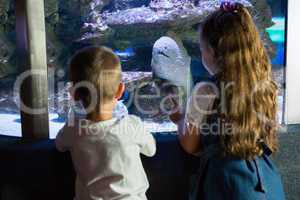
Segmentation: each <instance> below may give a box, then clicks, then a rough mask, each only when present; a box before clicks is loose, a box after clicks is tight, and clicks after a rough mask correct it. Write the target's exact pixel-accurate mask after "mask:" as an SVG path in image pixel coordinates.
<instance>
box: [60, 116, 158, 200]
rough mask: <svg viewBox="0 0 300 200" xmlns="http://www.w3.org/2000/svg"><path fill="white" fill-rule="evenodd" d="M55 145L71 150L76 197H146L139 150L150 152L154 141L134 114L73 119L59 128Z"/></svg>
mask: <svg viewBox="0 0 300 200" xmlns="http://www.w3.org/2000/svg"><path fill="white" fill-rule="evenodd" d="M80 124H81V126H79V125H80ZM79 127H81V128H79ZM82 127H83V128H82ZM56 146H57V149H58V150H60V151H70V152H71V156H72V160H73V164H74V167H75V170H76V173H77V180H76V199H77V200H92V199H93V200H111V199H130V200H135V199H143V200H144V199H147V198H146V195H145V193H146V190H147V189H148V187H149V183H148V180H147V176H146V173H145V171H144V169H143V165H142V162H141V158H140V153H142V154H144V155H146V156H154V154H155V152H156V144H155V140H154V137H153V136H152V134H151V133H150V132H148V131H147V130H146V128H145V126H144V124H143V122H142V121H141V120H140V119H139V118H138V117H136V116H133V115H127V116H125V117H122V118H121V119H117V118H113V119H111V120H107V121H102V122H97V123H93V122H91V121H87V120H85V121H81V122H80V121H79V120H77V122H75V126H72V127H69V126H68V125H67V124H66V125H65V126H64V127H63V128H62V129H61V130H60V132H59V133H58V135H57V138H56Z"/></svg>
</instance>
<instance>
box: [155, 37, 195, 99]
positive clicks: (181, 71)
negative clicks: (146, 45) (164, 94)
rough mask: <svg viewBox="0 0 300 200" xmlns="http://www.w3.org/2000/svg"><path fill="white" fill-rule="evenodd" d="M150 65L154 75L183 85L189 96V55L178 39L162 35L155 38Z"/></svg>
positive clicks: (190, 85) (190, 84)
mask: <svg viewBox="0 0 300 200" xmlns="http://www.w3.org/2000/svg"><path fill="white" fill-rule="evenodd" d="M151 66H152V71H153V74H154V76H155V77H158V78H161V79H165V80H167V81H169V82H170V83H172V84H174V85H176V86H179V87H183V88H184V90H185V94H186V95H187V96H189V94H190V92H191V88H192V75H191V57H190V56H189V55H188V53H187V51H186V49H185V48H184V46H183V44H182V42H181V41H180V40H179V39H176V40H174V39H172V38H171V37H167V36H164V37H161V38H160V39H159V40H157V41H156V42H155V44H154V46H153V52H152V62H151Z"/></svg>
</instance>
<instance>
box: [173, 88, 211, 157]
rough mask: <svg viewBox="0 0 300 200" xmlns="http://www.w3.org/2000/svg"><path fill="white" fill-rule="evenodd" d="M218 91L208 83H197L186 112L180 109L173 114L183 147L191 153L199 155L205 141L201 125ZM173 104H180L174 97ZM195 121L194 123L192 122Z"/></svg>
mask: <svg viewBox="0 0 300 200" xmlns="http://www.w3.org/2000/svg"><path fill="white" fill-rule="evenodd" d="M215 94H216V92H215V91H214V90H213V89H212V87H211V86H210V85H208V84H206V83H199V84H197V85H196V87H195V89H194V91H193V93H192V96H191V97H190V99H189V101H188V106H187V107H188V108H187V109H186V112H187V115H186V114H185V113H180V111H179V109H177V110H178V111H177V112H175V113H173V114H171V115H170V116H169V117H170V119H171V121H173V122H174V123H175V124H177V127H178V138H179V142H180V144H181V146H182V148H183V149H184V150H185V151H186V152H187V153H189V154H193V155H198V154H199V153H200V152H201V150H202V148H203V147H202V146H201V144H203V142H201V138H202V139H203V137H201V132H200V126H201V124H202V123H205V119H206V115H207V114H208V113H207V112H208V111H211V108H212V105H213V102H214V100H215V98H216V95H215ZM172 101H173V104H175V106H178V103H177V102H176V101H175V100H174V99H172ZM191 121H193V123H191Z"/></svg>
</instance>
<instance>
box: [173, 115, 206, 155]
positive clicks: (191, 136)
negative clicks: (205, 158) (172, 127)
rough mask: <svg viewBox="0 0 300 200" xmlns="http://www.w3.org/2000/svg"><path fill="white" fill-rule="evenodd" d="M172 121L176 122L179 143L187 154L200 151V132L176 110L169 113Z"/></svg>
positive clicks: (194, 153)
mask: <svg viewBox="0 0 300 200" xmlns="http://www.w3.org/2000/svg"><path fill="white" fill-rule="evenodd" d="M170 119H171V121H172V122H174V123H175V124H177V127H178V139H179V142H180V145H181V146H182V148H183V149H184V151H186V152H187V153H189V154H193V155H196V154H198V153H199V152H200V149H201V148H200V134H199V132H198V129H197V128H196V127H195V126H193V125H192V124H187V123H186V120H185V117H184V114H182V113H180V112H176V113H173V114H171V115H170Z"/></svg>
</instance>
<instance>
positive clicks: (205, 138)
mask: <svg viewBox="0 0 300 200" xmlns="http://www.w3.org/2000/svg"><path fill="white" fill-rule="evenodd" d="M200 35H201V36H200V41H201V42H200V43H201V47H200V48H201V51H202V62H203V64H204V66H205V67H206V69H207V70H208V71H209V73H210V74H211V75H213V76H214V77H215V82H214V84H212V83H209V84H203V83H200V84H198V85H197V86H196V87H195V89H194V91H193V94H192V96H191V97H190V102H189V103H188V107H187V109H186V114H185V115H183V114H179V113H174V114H172V115H171V116H170V118H171V119H172V120H173V121H174V122H175V123H177V125H178V130H179V140H180V143H181V145H182V147H183V149H184V150H185V151H186V152H188V153H190V154H195V155H200V158H201V159H200V160H201V167H200V169H199V172H198V174H197V178H196V180H195V182H194V185H193V188H194V189H195V190H194V191H193V193H192V195H191V199H199V200H200V199H204V200H214V199H230V200H232V199H241V200H247V199H249V200H250V199H251V200H260V199H270V200H277V199H278V200H282V199H284V198H285V197H284V192H283V189H282V183H281V180H280V176H279V175H278V171H277V169H276V168H275V166H274V164H273V163H272V161H271V160H270V159H269V155H270V154H271V153H272V152H276V151H277V149H278V144H277V127H278V126H277V123H276V112H277V103H276V102H277V99H276V98H277V86H276V84H275V83H274V81H273V80H272V74H271V64H270V60H269V58H268V56H267V52H266V50H265V48H264V45H263V42H262V41H261V39H260V35H259V32H258V31H257V28H256V26H255V24H254V22H253V19H252V17H251V15H250V14H249V12H248V10H247V9H246V8H245V7H243V5H241V4H238V3H228V2H227V3H222V5H221V8H220V9H219V10H218V11H216V12H214V13H213V14H212V15H210V16H209V17H208V18H207V19H206V20H205V21H204V23H203V24H202V26H201V34H200ZM207 97H210V98H207ZM208 111H210V112H208Z"/></svg>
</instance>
